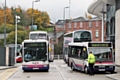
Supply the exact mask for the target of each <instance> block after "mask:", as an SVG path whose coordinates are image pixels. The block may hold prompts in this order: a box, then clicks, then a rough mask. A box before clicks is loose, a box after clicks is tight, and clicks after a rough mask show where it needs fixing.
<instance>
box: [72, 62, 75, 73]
mask: <svg viewBox="0 0 120 80" xmlns="http://www.w3.org/2000/svg"><path fill="white" fill-rule="evenodd" d="M71 69H72V71H75V68H74V66H73V63H72V64H71Z"/></svg>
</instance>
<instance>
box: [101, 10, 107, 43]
mask: <svg viewBox="0 0 120 80" xmlns="http://www.w3.org/2000/svg"><path fill="white" fill-rule="evenodd" d="M100 12H101V13H102V36H101V37H102V39H101V41H102V42H104V18H105V15H104V14H106V11H104V8H103V9H102V11H100Z"/></svg>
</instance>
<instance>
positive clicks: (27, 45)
mask: <svg viewBox="0 0 120 80" xmlns="http://www.w3.org/2000/svg"><path fill="white" fill-rule="evenodd" d="M24 46H25V47H37V46H46V43H25V44H24Z"/></svg>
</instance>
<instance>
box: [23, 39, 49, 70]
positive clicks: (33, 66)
mask: <svg viewBox="0 0 120 80" xmlns="http://www.w3.org/2000/svg"><path fill="white" fill-rule="evenodd" d="M22 45H23V63H22V69H23V71H28V70H46V71H48V70H49V62H48V55H49V53H48V41H46V40H24V41H23V43H22Z"/></svg>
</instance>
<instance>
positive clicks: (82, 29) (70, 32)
mask: <svg viewBox="0 0 120 80" xmlns="http://www.w3.org/2000/svg"><path fill="white" fill-rule="evenodd" d="M76 31H89V32H91V31H90V30H83V29H80V30H75V31H72V32H68V33H65V34H64V35H67V34H70V33H74V32H76Z"/></svg>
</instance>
